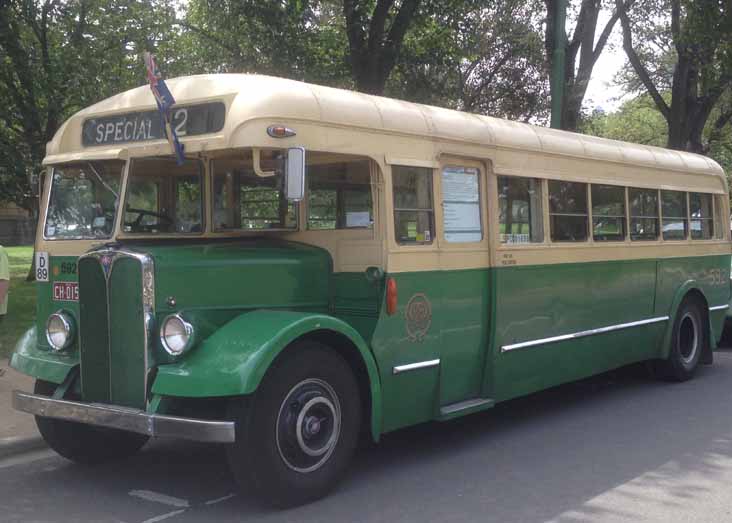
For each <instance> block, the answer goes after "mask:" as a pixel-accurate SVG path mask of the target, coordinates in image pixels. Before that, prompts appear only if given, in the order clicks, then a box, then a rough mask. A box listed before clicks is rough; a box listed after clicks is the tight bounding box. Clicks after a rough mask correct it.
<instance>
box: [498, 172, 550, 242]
mask: <svg viewBox="0 0 732 523" xmlns="http://www.w3.org/2000/svg"><path fill="white" fill-rule="evenodd" d="M499 178H511V179H524V180H536V181H537V182H539V183H538V185H539V190H540V191H541V194H540V196H539V201H540V202H541V203H540V205H541V208H540V209H539V217H538V218H539V222H540V223H541V241H537V242H532V241H529V242H527V243H510V242H502V241H501V201H500V195H501V186H500V184H499ZM495 179H496V197H495V207H496V211H495V213H494V214H495V226H494V227H491V229H492V230H495V234H496V238H495V242H496V246H497V247H498V248H499V249H517V248H518V249H521V248H531V247H536V246H539V245H549V244H550V243H551V241H550V239H549V234H547V229H548V221H547V213H548V211H549V195H548V191H549V185H548V179H547V178H541V177H538V176H524V175H514V174H496V175H495ZM529 225H530V223H529ZM530 238H531V233H529V239H530Z"/></svg>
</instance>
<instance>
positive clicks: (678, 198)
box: [661, 191, 688, 240]
mask: <svg viewBox="0 0 732 523" xmlns="http://www.w3.org/2000/svg"><path fill="white" fill-rule="evenodd" d="M661 214H662V216H663V239H664V240H683V239H685V238H686V230H687V229H688V224H687V218H686V193H685V192H681V191H661Z"/></svg>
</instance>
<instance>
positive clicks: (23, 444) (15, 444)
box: [0, 436, 48, 459]
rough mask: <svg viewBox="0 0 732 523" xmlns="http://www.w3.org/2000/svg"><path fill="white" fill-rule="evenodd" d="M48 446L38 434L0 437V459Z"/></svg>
mask: <svg viewBox="0 0 732 523" xmlns="http://www.w3.org/2000/svg"><path fill="white" fill-rule="evenodd" d="M45 448H48V445H46V442H45V441H43V438H41V437H40V436H31V437H25V438H24V437H19V436H15V437H10V438H0V459H5V458H9V457H11V456H15V455H17V454H24V453H26V452H32V451H34V450H40V449H45Z"/></svg>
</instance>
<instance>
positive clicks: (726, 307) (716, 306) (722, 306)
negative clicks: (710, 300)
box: [709, 303, 729, 311]
mask: <svg viewBox="0 0 732 523" xmlns="http://www.w3.org/2000/svg"><path fill="white" fill-rule="evenodd" d="M725 309H729V303H726V304H724V305H715V306H714V307H709V310H710V311H723V310H725Z"/></svg>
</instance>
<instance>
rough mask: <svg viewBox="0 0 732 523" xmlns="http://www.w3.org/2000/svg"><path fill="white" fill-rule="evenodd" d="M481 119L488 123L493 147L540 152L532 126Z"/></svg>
mask: <svg viewBox="0 0 732 523" xmlns="http://www.w3.org/2000/svg"><path fill="white" fill-rule="evenodd" d="M483 118H485V119H487V120H489V121H490V123H489V125H490V127H491V129H493V140H494V144H495V145H497V146H499V147H510V148H512V149H531V150H534V151H539V150H541V141H540V140H539V136H538V135H537V133H536V131H535V127H534V126H533V125H526V124H523V123H519V122H512V121H510V120H500V119H498V118H488V117H483Z"/></svg>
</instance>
